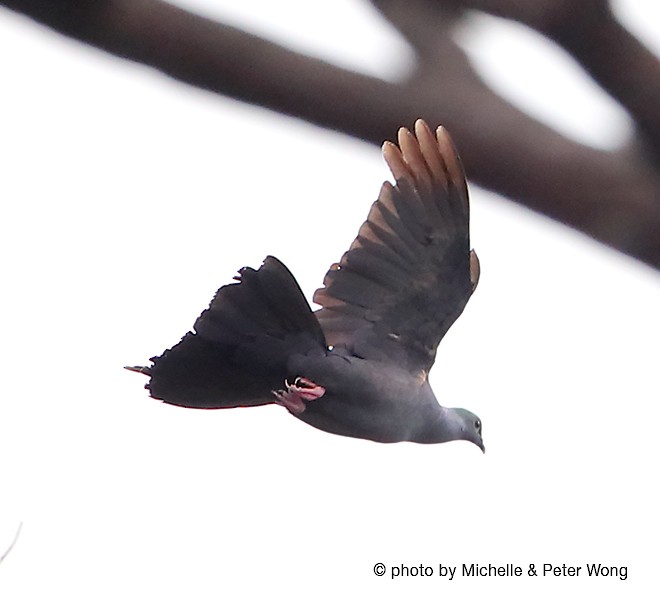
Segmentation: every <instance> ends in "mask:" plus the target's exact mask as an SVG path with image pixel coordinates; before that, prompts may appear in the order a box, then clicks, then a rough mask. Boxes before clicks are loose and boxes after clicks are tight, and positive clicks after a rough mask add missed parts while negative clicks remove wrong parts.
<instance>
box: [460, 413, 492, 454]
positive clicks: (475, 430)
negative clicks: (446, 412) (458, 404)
mask: <svg viewBox="0 0 660 600" xmlns="http://www.w3.org/2000/svg"><path fill="white" fill-rule="evenodd" d="M452 411H453V413H454V415H455V417H456V418H455V422H454V427H455V430H454V431H455V435H456V439H458V440H466V441H468V442H472V443H473V444H476V445H477V446H479V448H481V451H482V452H486V448H485V447H484V441H483V439H482V437H481V419H480V418H479V417H477V415H475V414H474V413H472V412H470V411H469V410H466V409H465V408H454V409H452Z"/></svg>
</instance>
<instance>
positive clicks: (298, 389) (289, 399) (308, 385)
mask: <svg viewBox="0 0 660 600" xmlns="http://www.w3.org/2000/svg"><path fill="white" fill-rule="evenodd" d="M284 388H285V389H283V390H273V391H272V393H273V396H275V398H276V400H275V402H276V403H277V404H279V405H280V406H284V407H285V408H286V409H287V410H288V411H289V412H291V413H293V414H294V415H299V414H300V413H302V412H304V410H305V402H311V401H312V400H316V399H318V398H321V396H323V394H325V388H324V387H323V386H320V385H317V384H315V383H314V382H313V381H311V380H309V379H307V378H306V377H296V379H295V381H294V382H293V384H290V383H289V382H288V381H287V380H286V379H285V380H284Z"/></svg>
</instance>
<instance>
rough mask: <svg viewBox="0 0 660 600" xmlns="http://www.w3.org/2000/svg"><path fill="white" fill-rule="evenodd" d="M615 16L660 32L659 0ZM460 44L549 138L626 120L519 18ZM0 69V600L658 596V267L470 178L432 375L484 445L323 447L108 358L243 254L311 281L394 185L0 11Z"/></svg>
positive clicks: (350, 145)
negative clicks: (177, 396)
mask: <svg viewBox="0 0 660 600" xmlns="http://www.w3.org/2000/svg"><path fill="white" fill-rule="evenodd" d="M181 4H184V3H181ZM234 4H236V5H238V4H240V6H231V5H234ZM624 4H625V6H624ZM185 5H186V6H189V7H192V8H196V9H198V10H200V11H205V14H208V15H211V16H217V17H218V18H221V19H223V20H228V21H230V22H233V23H236V24H238V25H240V26H244V27H247V28H250V29H251V30H253V31H256V32H258V33H261V34H262V35H268V36H270V37H272V38H273V39H275V40H277V41H281V42H284V41H288V42H289V43H290V44H291V45H292V47H294V48H296V49H300V50H303V51H309V52H311V53H313V54H315V55H318V56H322V57H325V58H326V59H328V60H335V61H336V62H337V63H338V64H341V65H344V66H349V67H352V68H356V69H359V70H363V71H365V72H368V73H372V74H376V75H379V76H383V77H395V76H396V75H397V73H399V72H401V71H402V70H404V69H405V68H406V64H407V61H409V60H410V53H409V50H408V49H407V48H406V47H405V46H404V45H403V42H401V40H400V39H399V38H398V37H397V35H396V33H395V32H394V31H392V30H391V28H389V26H388V25H387V24H386V23H384V22H382V21H380V20H379V19H378V18H377V16H376V13H375V12H374V11H373V9H371V8H370V7H369V6H368V5H367V4H364V3H361V2H357V1H353V2H349V1H347V0H345V1H341V2H334V3H332V5H331V8H329V6H330V4H329V3H316V2H314V3H304V6H305V8H302V5H303V3H299V2H294V1H292V0H290V1H284V0H280V1H279V2H277V3H270V2H259V1H256V0H252V1H249V0H243V2H241V3H233V2H230V1H229V0H226V1H224V2H220V1H211V0H206V1H203V0H197V1H196V2H192V1H190V2H186V3H185ZM617 9H618V11H619V13H620V14H621V15H622V17H624V18H625V19H626V23H628V24H629V26H630V27H632V28H635V31H637V32H639V33H640V34H641V35H644V36H645V39H646V41H647V42H648V43H650V44H653V43H655V44H656V45H655V47H656V49H657V48H658V44H657V40H658V37H659V36H658V34H659V33H660V9H659V8H658V6H657V5H656V4H655V3H653V2H651V1H650V0H646V1H644V0H638V1H637V2H632V1H630V0H628V1H626V2H625V3H624V2H623V1H621V2H618V3H617ZM654 28H655V29H654ZM464 43H465V44H466V46H467V47H468V48H469V50H470V52H471V55H472V56H473V58H474V59H475V60H476V61H477V64H478V65H479V66H480V68H483V69H488V78H489V81H491V82H493V85H496V86H497V87H498V89H499V90H501V91H502V93H505V94H506V95H507V97H510V98H512V99H513V100H514V101H515V102H516V103H518V104H519V105H520V106H522V107H524V108H525V109H527V110H529V111H531V112H533V114H534V115H535V116H537V117H538V118H541V119H543V120H544V121H546V122H548V123H549V124H551V125H553V126H555V127H557V128H558V129H560V130H561V131H562V132H565V133H570V134H571V135H574V136H575V137H576V138H577V139H579V140H580V141H583V142H585V143H590V144H593V145H595V146H598V147H613V146H615V145H616V144H618V143H621V142H622V141H623V140H624V139H625V136H626V135H628V134H629V132H630V127H631V125H630V122H629V120H628V118H627V117H626V115H625V114H624V113H623V112H622V111H621V110H620V109H618V108H617V107H616V105H615V104H613V103H611V102H610V101H608V99H607V98H606V97H604V95H602V94H601V93H600V92H599V90H598V88H597V87H595V86H594V85H593V84H591V83H590V82H589V81H588V80H586V79H584V78H583V77H582V75H581V72H580V70H579V68H577V67H576V66H575V64H573V63H572V62H571V61H570V59H569V58H567V56H566V55H565V54H564V53H562V52H561V51H558V50H557V49H556V48H553V47H552V46H550V45H548V44H546V43H543V42H542V40H540V39H538V38H537V37H536V36H534V35H533V34H532V33H531V32H529V31H528V30H526V29H525V28H523V27H521V26H514V25H511V24H507V23H504V22H500V21H498V20H496V19H491V18H486V17H482V18H479V19H476V20H474V21H473V23H472V24H471V25H470V26H468V27H466V28H465V31H464ZM0 65H1V67H2V69H1V72H2V88H3V91H2V96H1V98H2V101H1V107H2V112H1V115H2V118H1V121H0V122H1V125H0V127H1V132H0V164H1V165H2V174H1V177H0V198H1V202H2V204H1V208H0V252H1V256H2V271H1V273H2V274H1V278H2V292H1V294H2V311H0V332H1V335H2V350H1V352H2V354H1V356H0V360H1V364H2V370H1V381H2V386H1V388H0V554H1V553H2V551H3V550H4V548H5V547H6V546H7V545H8V544H9V543H10V542H11V539H12V536H13V535H14V531H15V529H16V527H17V525H18V523H19V522H21V521H22V522H23V530H22V532H21V535H20V537H19V539H18V542H17V544H16V546H15V548H14V550H13V551H12V553H11V554H10V555H9V556H8V557H7V558H6V560H5V561H4V562H3V563H2V565H0V597H2V598H3V600H4V599H5V598H6V599H23V598H49V597H62V598H64V597H65V598H68V599H72V600H73V599H79V598H80V599H83V598H101V599H103V598H145V597H157V598H160V599H162V600H164V599H169V598H195V599H207V598H209V599H210V598H265V597H288V598H337V597H339V595H340V594H341V595H342V596H343V597H347V598H360V597H366V598H382V599H388V598H412V597H414V598H421V599H426V598H429V599H431V598H440V597H445V598H474V597H476V595H477V594H484V593H487V594H488V595H489V596H499V595H501V594H506V596H507V597H508V598H530V597H534V598H541V599H542V598H556V597H557V595H558V594H564V595H565V596H566V597H569V598H577V597H586V596H587V595H589V596H590V597H598V598H621V597H630V598H642V597H647V598H648V597H651V596H652V595H653V594H654V593H657V590H658V588H659V587H660V584H659V583H658V575H657V539H658V535H659V534H660V524H659V520H658V509H657V507H658V506H659V505H660V497H659V494H658V488H657V472H658V458H659V454H658V441H657V422H658V417H659V413H660V410H659V408H658V399H659V398H658V378H659V376H658V347H657V343H658V342H657V340H658V339H659V337H660V319H659V317H658V306H660V286H659V285H658V284H659V280H658V275H657V273H656V272H654V271H653V270H651V269H649V268H646V267H644V266H643V265H641V264H639V263H637V262H635V261H634V260H632V259H628V258H626V257H624V256H622V255H620V254H617V253H616V252H614V251H611V250H609V249H607V248H605V247H603V246H600V245H598V244H596V243H595V242H592V241H591V240H589V239H587V238H585V237H584V236H582V235H580V234H577V233H574V232H572V231H570V230H568V229H567V228H565V227H562V226H560V225H558V224H555V223H553V222H551V221H549V220H546V219H544V218H541V217H539V216H536V215H534V214H532V213H530V212H528V211H526V210H523V209H521V208H518V207H516V206H514V205H513V204H511V203H509V202H507V201H505V200H503V199H501V198H499V197H497V196H495V195H493V194H490V193H487V192H484V191H483V190H480V189H478V188H475V187H474V186H472V188H471V191H472V205H473V210H472V216H473V222H472V241H473V245H474V247H475V248H476V249H477V251H478V252H479V256H480V257H481V264H482V279H481V282H480V284H479V289H478V291H477V293H476V294H475V295H474V296H473V298H472V300H471V301H470V303H469V305H468V307H467V309H466V311H465V313H464V315H463V316H462V317H461V319H459V321H458V322H457V323H456V325H455V326H454V327H453V328H452V330H451V332H450V333H449V335H448V336H447V337H446V339H445V341H444V342H443V344H442V346H441V348H440V352H439V354H438V360H437V363H436V367H435V369H434V371H433V374H432V382H433V385H434V388H435V391H436V394H437V395H438V397H439V398H440V400H441V402H442V403H443V404H446V405H451V406H465V407H467V408H470V409H471V410H473V411H474V412H476V413H477V414H479V415H480V416H481V418H482V420H483V422H484V436H485V442H486V446H487V449H488V452H487V454H486V455H485V456H484V455H482V454H481V452H480V451H479V450H478V449H477V448H476V447H474V446H471V445H469V444H467V443H459V442H457V443H452V444H445V445H438V446H416V445H410V444H398V445H390V446H386V445H379V444H374V443H371V442H366V441H360V440H352V439H346V438H341V437H336V436H332V435H329V434H325V433H322V432H319V431H316V430H315V429H313V428H310V427H308V426H306V425H304V424H303V423H300V422H298V421H297V420H295V419H293V418H291V417H290V416H289V415H288V414H287V413H286V411H285V410H283V409H281V408H279V407H264V408H258V409H243V410H232V411H215V412H210V411H193V410H185V409H181V408H177V407H172V406H166V405H164V404H162V403H159V402H156V401H154V400H150V399H149V398H148V396H147V393H146V392H145V390H143V389H142V385H143V383H144V382H145V379H144V378H141V377H140V376H138V375H135V374H132V373H129V372H127V371H124V370H123V369H122V366H123V365H125V364H141V363H145V360H146V359H148V357H150V356H152V355H155V354H160V353H161V352H162V350H164V349H165V348H167V347H170V346H171V345H173V344H174V343H176V342H177V341H178V340H179V338H180V337H181V336H182V335H183V334H184V333H185V332H186V331H187V330H189V329H190V327H191V326H192V323H193V322H194V319H195V318H196V317H197V315H198V314H199V312H200V311H201V310H202V309H203V308H205V307H206V306H207V304H208V302H209V300H210V298H211V297H212V295H213V293H214V292H215V290H216V288H217V287H219V286H220V285H222V284H225V283H228V282H229V281H230V280H231V277H232V275H233V274H234V272H235V271H236V269H238V268H239V267H241V266H243V265H251V266H254V267H257V266H258V265H259V264H260V262H261V260H262V259H263V257H264V256H265V255H266V254H274V255H275V256H277V257H279V258H280V259H281V260H283V261H284V262H285V263H286V264H287V265H288V266H289V267H290V268H291V270H292V271H293V273H294V274H295V275H296V276H297V278H298V280H299V282H300V284H301V286H302V288H303V289H304V291H305V292H306V294H307V296H308V298H311V294H312V293H313V291H314V289H315V288H316V287H318V286H319V285H320V283H321V279H322V276H323V274H324V272H325V270H326V269H327V267H328V266H329V264H330V263H331V262H333V261H335V260H337V259H338V258H339V257H340V256H341V254H342V252H343V251H344V250H345V249H346V248H347V247H348V244H349V243H350V241H351V240H352V239H353V237H354V235H355V233H356V232H357V229H358V227H359V225H360V223H361V222H362V221H363V220H364V218H365V217H366V213H367V210H368V207H369V206H370V204H371V202H372V201H373V200H374V199H375V197H376V194H377V192H378V189H379V186H380V183H381V181H382V180H383V179H384V178H386V177H388V173H387V170H386V168H385V165H384V163H383V161H382V159H381V158H380V155H379V152H378V150H377V149H376V148H374V147H372V146H370V145H367V144H364V143H361V142H358V141H354V140H351V139H349V138H347V137H346V136H343V135H340V134H337V133H332V132H328V131H324V130H321V129H318V128H316V127H313V126H310V125H306V124H303V123H301V122H297V121H295V120H293V119H289V118H285V117H280V116H277V115H275V114H273V113H271V112H268V111H266V110H262V109H258V108H254V107H250V106H246V105H242V104H240V103H237V102H234V101H231V100H227V99H225V98H220V97H216V96H214V95H211V94H208V93H205V92H202V91H199V90H196V89H192V88H189V87H185V86H183V85H180V84H178V83H175V82H173V81H171V80H168V79H167V78H165V77H164V76H161V75H159V74H158V73H156V72H153V71H151V70H150V69H148V68H145V67H142V66H139V65H136V64H132V63H128V62H124V61H121V60H119V59H116V58H113V57H110V56H108V55H106V54H104V53H102V52H100V51H97V50H94V49H91V48H89V47H86V46H84V45H81V44H78V43H76V42H74V41H71V40H68V39H65V38H63V37H60V36H57V35H55V34H53V33H51V32H50V31H48V30H47V29H45V28H41V27H39V26H36V25H34V24H33V23H32V22H30V21H29V20H28V19H25V18H23V17H20V16H18V15H15V14H14V13H11V12H9V11H6V10H1V11H0ZM408 125H411V124H408ZM467 167H468V175H469V165H467ZM379 561H382V562H383V563H385V564H386V565H387V566H388V567H390V566H393V565H396V566H399V565H401V564H402V563H403V564H407V565H409V566H414V565H417V566H418V565H419V564H420V563H423V564H425V565H428V566H433V567H434V568H435V569H436V570H437V565H438V563H443V564H449V565H460V564H461V563H463V562H467V563H471V562H478V563H480V564H488V563H494V564H498V565H503V564H506V563H515V564H518V565H521V566H523V567H524V570H525V572H526V569H527V565H528V564H529V563H531V562H536V563H545V562H547V563H553V564H556V565H562V564H563V563H566V564H570V565H584V564H585V563H587V562H596V563H598V562H602V563H603V564H607V565H616V566H627V567H628V579H627V580H626V581H620V580H619V579H617V578H608V579H595V578H589V577H586V576H581V577H577V578H568V577H567V578H536V579H534V578H528V577H526V576H525V577H521V578H518V579H492V578H488V579H486V578H484V579H468V578H458V577H457V578H456V579H454V581H451V582H449V581H446V580H443V579H441V578H439V577H437V576H436V577H433V578H423V579H422V578H408V579H398V580H395V581H392V580H391V579H390V578H389V574H388V575H387V576H385V577H382V578H377V577H375V576H374V575H373V572H372V569H373V565H374V563H376V562H379ZM583 569H584V568H583Z"/></svg>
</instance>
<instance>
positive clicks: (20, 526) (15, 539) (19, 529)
mask: <svg viewBox="0 0 660 600" xmlns="http://www.w3.org/2000/svg"><path fill="white" fill-rule="evenodd" d="M22 528H23V522H22V521H21V522H20V523H19V524H18V529H17V530H16V533H15V534H14V539H13V540H12V542H11V544H9V548H7V549H6V550H5V552H4V554H3V555H2V556H0V564H1V563H2V562H3V561H4V560H5V558H7V556H8V555H9V553H10V552H11V551H12V550H13V549H14V546H15V545H16V541H17V540H18V536H19V535H20V534H21V529H22Z"/></svg>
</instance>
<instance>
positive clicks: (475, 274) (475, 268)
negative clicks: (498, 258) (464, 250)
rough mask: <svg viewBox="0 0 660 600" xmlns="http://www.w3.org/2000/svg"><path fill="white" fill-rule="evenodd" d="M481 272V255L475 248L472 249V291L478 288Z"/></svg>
mask: <svg viewBox="0 0 660 600" xmlns="http://www.w3.org/2000/svg"><path fill="white" fill-rule="evenodd" d="M480 274H481V267H480V265H479V257H478V256H477V253H476V252H475V251H474V250H470V282H471V283H472V291H473V292H474V290H475V289H477V284H478V283H479V275H480Z"/></svg>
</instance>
